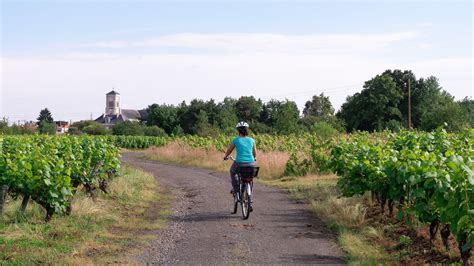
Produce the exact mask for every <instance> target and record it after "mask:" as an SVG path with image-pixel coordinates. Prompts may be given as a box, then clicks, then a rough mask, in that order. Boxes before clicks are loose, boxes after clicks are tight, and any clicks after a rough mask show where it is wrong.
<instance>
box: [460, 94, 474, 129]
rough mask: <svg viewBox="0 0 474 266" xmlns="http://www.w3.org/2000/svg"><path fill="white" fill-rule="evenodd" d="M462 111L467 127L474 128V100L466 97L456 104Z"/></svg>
mask: <svg viewBox="0 0 474 266" xmlns="http://www.w3.org/2000/svg"><path fill="white" fill-rule="evenodd" d="M458 103H459V105H460V106H461V108H462V110H463V111H464V115H465V117H466V120H467V121H469V126H470V127H471V128H472V127H474V100H473V99H471V98H468V97H465V98H464V99H463V100H462V101H459V102H458Z"/></svg>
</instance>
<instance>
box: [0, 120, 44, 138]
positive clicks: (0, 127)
mask: <svg viewBox="0 0 474 266" xmlns="http://www.w3.org/2000/svg"><path fill="white" fill-rule="evenodd" d="M35 132H36V130H35V129H34V128H32V127H27V126H19V125H17V124H13V125H11V126H9V125H8V120H7V119H6V118H3V119H2V120H0V134H5V135H31V134H34V133H35Z"/></svg>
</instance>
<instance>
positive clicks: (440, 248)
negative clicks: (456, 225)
mask: <svg viewBox="0 0 474 266" xmlns="http://www.w3.org/2000/svg"><path fill="white" fill-rule="evenodd" d="M365 205H366V207H367V214H366V221H367V223H368V225H371V226H373V227H377V228H384V230H383V231H384V237H383V238H384V239H383V241H382V242H383V243H381V244H382V246H383V247H384V248H385V249H386V250H387V251H388V253H389V254H391V255H392V256H393V257H394V258H397V257H398V259H397V261H398V262H399V263H401V264H409V265H421V264H450V263H455V262H457V263H460V262H461V261H460V260H461V255H460V253H459V249H458V246H457V243H456V240H455V239H454V237H453V235H450V236H449V238H448V240H449V244H450V250H446V248H445V247H444V245H443V244H442V241H441V238H440V233H439V230H441V226H440V228H439V230H438V233H437V236H436V239H435V240H434V241H433V243H431V241H430V233H429V226H420V225H414V224H412V223H410V222H409V221H408V219H406V218H405V219H403V220H401V221H399V220H397V218H395V216H396V213H397V210H396V209H395V210H394V215H392V216H389V213H388V210H387V208H385V212H384V213H382V211H381V208H380V205H370V204H369V203H368V202H365ZM400 237H409V239H410V240H411V243H410V244H406V245H403V244H401V243H400V242H401V241H400Z"/></svg>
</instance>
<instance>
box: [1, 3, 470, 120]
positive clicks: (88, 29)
mask: <svg viewBox="0 0 474 266" xmlns="http://www.w3.org/2000/svg"><path fill="white" fill-rule="evenodd" d="M0 3H1V5H0V16H1V25H0V37H1V47H0V51H1V53H0V60H1V64H0V86H1V87H0V117H7V118H9V120H10V121H18V120H35V119H36V117H37V116H38V114H39V111H40V110H41V109H42V108H45V107H47V108H48V109H49V110H50V111H51V112H52V114H53V117H54V118H55V120H66V121H69V120H72V121H77V120H83V119H90V118H91V117H92V118H96V117H98V116H100V115H101V114H102V113H103V112H104V108H105V94H106V93H107V92H109V91H110V90H112V88H115V90H116V91H118V92H119V93H120V94H121V102H122V108H123V109H142V108H146V107H147V106H148V105H150V104H153V103H158V104H162V103H166V104H179V103H180V102H182V101H183V100H185V101H186V102H189V101H190V100H192V99H195V98H198V99H203V100H208V99H210V98H213V99H215V100H217V101H221V100H222V99H223V98H224V97H226V96H230V97H234V98H238V97H240V96H244V95H246V96H247V95H252V96H254V97H256V98H260V99H262V100H263V101H268V100H270V99H278V100H285V99H289V100H293V101H295V102H296V103H297V104H298V106H299V108H300V110H302V108H303V106H304V103H305V102H306V101H307V100H310V99H311V97H312V96H313V95H316V94H317V95H319V94H320V93H324V94H325V95H327V96H329V98H330V100H331V102H332V104H333V106H334V107H335V108H336V110H337V109H339V108H340V106H341V105H342V104H343V103H344V102H345V99H346V97H347V96H349V95H353V94H354V93H356V92H359V91H361V90H362V88H363V87H362V86H363V84H364V82H365V81H367V80H370V79H371V78H373V77H374V76H376V75H378V74H380V73H382V72H383V71H385V70H386V69H402V70H412V71H413V72H414V73H415V75H416V76H417V78H421V77H425V78H426V77H429V76H436V77H437V78H439V82H440V84H441V86H442V87H443V89H445V90H446V91H447V92H449V93H450V94H451V95H453V96H454V97H455V99H457V100H460V99H463V98H464V97H466V96H468V97H473V96H474V90H473V76H474V75H473V74H474V73H473V62H474V60H473V24H474V21H473V2H472V1H470V0H468V1H453V0H450V1H448V0H446V1H428V0H423V1H421V0H419V1H417V0H414V1H408V0H398V1H396V0H393V1H389V0H379V1H375V0H373V1H368V0H367V1H357V0H352V1H348V0H346V1H338V0H332V1H329V0H327V1H316V0H315V1H309V0H308V1H298V0H294V1H258V0H255V1H232V0H228V1H217V0H214V1H198V0H194V1H191V0H188V1H171V0H169V1H159V0H156V1H151V0H148V1H131V0H122V1H120V0H119V1H112V0H95V1H94V0H82V1H81V0H75V1H73V0H63V1H60V0H54V1H53V0H50V1H43V0H35V1H33V0H30V1H25V0H23V1H14V0H0Z"/></svg>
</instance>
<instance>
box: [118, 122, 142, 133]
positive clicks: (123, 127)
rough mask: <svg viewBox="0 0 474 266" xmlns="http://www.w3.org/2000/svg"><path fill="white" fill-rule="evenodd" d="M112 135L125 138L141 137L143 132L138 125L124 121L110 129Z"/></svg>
mask: <svg viewBox="0 0 474 266" xmlns="http://www.w3.org/2000/svg"><path fill="white" fill-rule="evenodd" d="M112 132H113V134H114V135H125V136H143V135H144V134H145V133H144V130H143V127H142V125H141V124H140V123H138V122H131V121H125V122H120V123H117V124H115V125H114V127H113V128H112Z"/></svg>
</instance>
